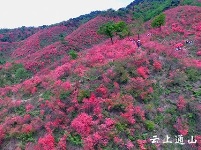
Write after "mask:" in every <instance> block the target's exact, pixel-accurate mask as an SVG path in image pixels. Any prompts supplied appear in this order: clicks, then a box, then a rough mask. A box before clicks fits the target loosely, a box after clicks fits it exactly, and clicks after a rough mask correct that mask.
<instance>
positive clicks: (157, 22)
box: [151, 13, 165, 28]
mask: <svg viewBox="0 0 201 150" xmlns="http://www.w3.org/2000/svg"><path fill="white" fill-rule="evenodd" d="M164 24H165V14H163V13H161V14H160V15H158V16H156V17H155V18H154V20H153V21H152V22H151V26H152V27H153V28H158V27H161V26H162V25H164Z"/></svg>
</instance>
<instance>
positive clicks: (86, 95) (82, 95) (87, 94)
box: [78, 90, 90, 103]
mask: <svg viewBox="0 0 201 150" xmlns="http://www.w3.org/2000/svg"><path fill="white" fill-rule="evenodd" d="M89 97H90V91H89V90H81V91H80V92H79V94H78V102H80V103H81V102H82V100H83V99H84V98H89Z"/></svg>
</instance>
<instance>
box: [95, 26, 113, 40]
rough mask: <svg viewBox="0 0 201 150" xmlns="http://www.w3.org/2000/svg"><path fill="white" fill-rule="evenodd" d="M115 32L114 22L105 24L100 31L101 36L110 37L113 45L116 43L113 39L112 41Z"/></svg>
mask: <svg viewBox="0 0 201 150" xmlns="http://www.w3.org/2000/svg"><path fill="white" fill-rule="evenodd" d="M114 32H115V24H114V22H108V23H106V24H103V25H102V26H101V27H100V28H99V30H98V33H99V34H104V35H106V36H108V37H110V40H111V42H112V44H113V43H114V42H113V39H112V38H113V36H114Z"/></svg>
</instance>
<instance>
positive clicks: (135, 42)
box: [130, 39, 141, 48]
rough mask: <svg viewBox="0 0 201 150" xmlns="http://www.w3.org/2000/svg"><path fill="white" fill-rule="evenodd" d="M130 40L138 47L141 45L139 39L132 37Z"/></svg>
mask: <svg viewBox="0 0 201 150" xmlns="http://www.w3.org/2000/svg"><path fill="white" fill-rule="evenodd" d="M130 41H132V42H133V43H134V44H136V45H137V47H138V48H139V47H140V46H141V42H140V40H139V39H138V40H137V41H135V40H134V39H130Z"/></svg>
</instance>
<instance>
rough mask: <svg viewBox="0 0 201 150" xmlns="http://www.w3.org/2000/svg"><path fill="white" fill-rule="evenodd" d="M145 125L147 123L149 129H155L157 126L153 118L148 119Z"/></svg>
mask: <svg viewBox="0 0 201 150" xmlns="http://www.w3.org/2000/svg"><path fill="white" fill-rule="evenodd" d="M145 125H146V128H147V130H149V131H153V130H154V128H155V124H154V122H153V121H151V120H146V121H145Z"/></svg>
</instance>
